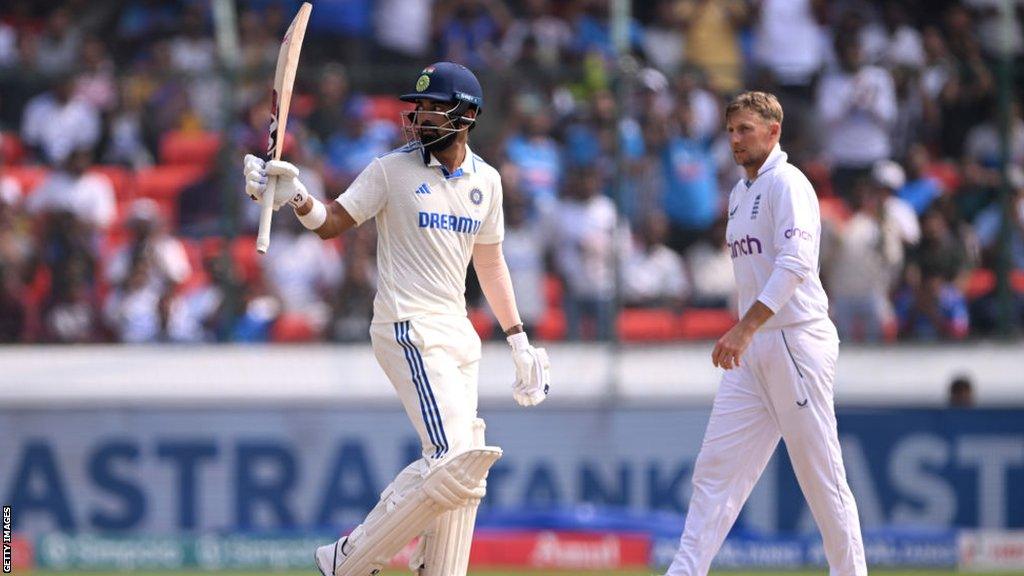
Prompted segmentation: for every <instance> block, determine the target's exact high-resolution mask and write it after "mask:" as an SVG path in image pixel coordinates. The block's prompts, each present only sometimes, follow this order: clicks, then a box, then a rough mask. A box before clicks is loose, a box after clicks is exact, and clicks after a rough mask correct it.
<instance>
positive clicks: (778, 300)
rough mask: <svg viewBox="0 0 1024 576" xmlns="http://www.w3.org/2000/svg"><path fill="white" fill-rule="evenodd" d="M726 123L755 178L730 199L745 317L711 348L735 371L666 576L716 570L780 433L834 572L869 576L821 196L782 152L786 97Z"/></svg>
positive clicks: (755, 104)
mask: <svg viewBox="0 0 1024 576" xmlns="http://www.w3.org/2000/svg"><path fill="white" fill-rule="evenodd" d="M725 117H726V125H727V129H728V131H729V137H730V145H731V147H732V152H733V159H734V160H735V161H736V163H737V164H739V165H740V166H742V167H743V168H744V170H745V171H746V178H745V179H743V180H741V181H740V182H739V183H737V184H736V186H735V187H734V188H733V189H732V192H731V193H730V195H729V206H728V210H729V215H728V217H729V222H728V227H727V233H726V234H727V236H726V239H727V242H728V246H729V248H730V250H731V252H732V262H733V271H734V272H735V275H736V285H737V289H738V291H739V298H738V302H739V313H740V315H741V319H740V321H739V322H738V323H737V324H736V325H735V326H734V327H733V328H731V329H730V330H729V331H728V332H726V334H725V335H724V336H722V338H720V339H719V340H718V342H717V343H716V344H715V348H714V351H713V352H712V362H713V363H714V365H715V366H720V367H722V368H724V369H725V370H726V372H725V374H724V375H723V377H722V382H721V384H720V386H719V389H718V393H717V394H716V395H715V401H714V406H713V408H712V410H711V419H710V420H709V422H708V427H707V430H706V432H705V434H704V442H703V444H702V445H701V449H700V454H699V455H698V456H697V462H696V464H695V466H694V471H693V495H692V497H691V498H690V506H689V510H688V512H687V515H686V525H685V527H684V529H683V534H682V536H681V537H680V540H679V550H678V551H677V552H676V555H675V558H674V559H673V561H672V565H671V566H670V567H669V569H668V573H667V575H666V576H684V575H685V576H698V575H704V574H707V573H708V570H709V568H710V566H711V561H712V559H713V558H714V556H715V554H717V553H718V550H719V548H720V547H721V545H722V542H723V541H724V540H725V537H726V534H728V532H729V529H730V528H731V527H732V525H733V523H734V522H735V521H736V517H737V516H738V515H739V513H740V509H741V508H742V507H743V503H744V502H745V501H746V500H747V497H748V496H749V495H750V491H751V490H752V489H753V488H754V484H755V483H756V482H757V479H758V478H759V477H760V476H761V473H762V472H763V471H764V468H765V466H766V465H767V464H768V460H769V459H770V458H771V455H772V453H773V452H774V451H775V447H776V446H777V445H778V443H779V439H780V438H781V439H783V440H785V443H786V450H787V451H788V453H789V457H790V460H791V461H792V463H793V469H794V471H795V472H796V476H797V480H798V481H799V483H800V488H801V490H802V491H803V493H804V497H805V498H806V499H807V503H808V504H809V506H810V509H811V513H812V515H813V516H814V520H815V522H816V523H817V525H818V527H819V529H820V530H821V534H822V539H823V543H824V548H825V556H826V558H827V559H828V563H829V567H830V573H831V574H832V575H833V576H864V575H866V574H867V565H866V563H865V560H864V544H863V541H862V540H861V533H860V520H859V519H858V517H857V504H856V503H855V502H854V500H853V494H852V493H851V492H850V487H849V485H848V484H847V482H846V472H845V470H844V468H843V458H842V454H841V453H840V448H839V438H838V433H837V431H836V419H835V409H834V406H833V389H832V386H833V382H834V379H835V372H836V359H837V356H838V353H839V338H838V336H837V333H836V329H835V326H834V325H833V324H832V321H831V320H829V317H828V299H827V297H826V296H825V291H824V289H823V288H822V286H821V281H820V279H819V278H818V250H819V241H820V240H819V239H820V235H821V221H820V216H819V212H818V200H817V197H816V196H815V193H814V189H813V188H812V187H811V184H810V182H808V180H807V178H806V177H805V176H804V175H803V173H801V172H800V170H798V169H797V168H796V167H795V166H793V165H792V164H789V163H788V162H787V161H786V159H787V156H786V153H785V152H783V151H782V150H781V149H780V148H779V134H780V133H781V130H782V107H781V106H780V105H779V102H778V100H777V99H776V98H775V96H773V95H771V94H767V93H764V92H747V93H744V94H741V95H739V96H737V97H736V98H735V99H734V100H733V101H732V102H731V103H730V104H729V106H728V107H727V108H726V116H725ZM741 358H742V361H741Z"/></svg>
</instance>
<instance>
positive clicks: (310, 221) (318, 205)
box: [295, 196, 327, 230]
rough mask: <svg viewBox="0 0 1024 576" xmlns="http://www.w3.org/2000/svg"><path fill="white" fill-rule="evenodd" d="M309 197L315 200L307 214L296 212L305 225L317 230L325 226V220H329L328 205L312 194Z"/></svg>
mask: <svg viewBox="0 0 1024 576" xmlns="http://www.w3.org/2000/svg"><path fill="white" fill-rule="evenodd" d="M309 199H310V200H312V201H313V209H312V210H310V211H309V212H306V213H305V214H299V213H298V212H296V213H295V216H297V217H298V219H299V222H302V225H303V226H305V227H306V228H308V229H310V230H316V229H317V228H319V227H321V226H323V225H324V222H327V207H326V206H324V204H323V202H321V201H319V200H317V199H316V198H313V197H312V196H310V197H309Z"/></svg>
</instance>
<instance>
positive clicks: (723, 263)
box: [686, 215, 736, 310]
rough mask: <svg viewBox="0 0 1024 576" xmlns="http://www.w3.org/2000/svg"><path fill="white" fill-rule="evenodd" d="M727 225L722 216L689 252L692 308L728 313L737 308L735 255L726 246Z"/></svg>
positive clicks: (690, 303) (687, 257)
mask: <svg viewBox="0 0 1024 576" xmlns="http://www.w3.org/2000/svg"><path fill="white" fill-rule="evenodd" d="M727 223H728V221H727V220H726V219H725V215H722V216H721V217H719V219H718V220H717V221H716V222H715V224H714V225H713V226H712V227H711V230H710V232H708V234H707V235H706V236H705V237H703V238H701V239H700V240H698V241H697V242H696V243H695V244H693V245H692V246H690V247H689V248H688V249H687V250H686V268H687V272H688V274H687V276H688V277H689V278H690V284H691V287H692V289H691V291H690V298H689V301H688V302H687V304H688V305H689V306H692V307H694V308H725V309H729V310H733V309H735V307H736V305H735V296H736V277H735V276H734V275H733V271H732V252H731V251H730V249H729V246H728V245H727V244H726V242H725V230H726V224H727Z"/></svg>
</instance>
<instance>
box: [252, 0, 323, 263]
mask: <svg viewBox="0 0 1024 576" xmlns="http://www.w3.org/2000/svg"><path fill="white" fill-rule="evenodd" d="M312 10H313V6H312V5H311V4H310V3H309V2H303V3H302V6H301V7H300V8H299V13H298V14H296V15H295V19H294V20H292V23H291V25H290V26H288V31H287V32H285V33H284V40H282V41H281V51H280V52H278V54H277V69H276V70H274V92H273V94H272V96H271V103H270V140H269V142H268V144H267V159H268V160H280V159H281V150H282V149H283V148H284V136H285V129H286V128H287V127H288V108H289V106H291V103H292V87H293V86H294V85H295V72H296V71H297V70H298V69H299V52H300V51H301V50H302V38H303V37H304V36H305V35H306V24H308V23H309V13H310V12H312ZM276 187H277V177H276V176H271V177H270V178H269V179H268V181H267V191H266V192H265V193H264V194H263V204H262V206H261V207H260V231H259V234H258V235H257V236H256V251H257V252H259V253H260V254H266V253H267V248H269V247H270V220H271V218H272V217H273V215H274V188H276Z"/></svg>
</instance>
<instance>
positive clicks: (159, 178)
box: [135, 164, 206, 200]
mask: <svg viewBox="0 0 1024 576" xmlns="http://www.w3.org/2000/svg"><path fill="white" fill-rule="evenodd" d="M205 173H206V168H205V167H204V166H197V165H195V164H188V165H182V166H154V167H152V168H145V169H142V170H139V171H138V172H136V173H135V193H136V195H138V196H141V197H143V198H153V199H155V200H159V199H162V198H164V199H165V198H172V199H176V198H177V197H178V193H179V192H181V190H182V189H183V188H185V187H186V186H188V185H190V184H192V183H194V182H196V181H197V180H199V179H200V178H202V177H203V175H204V174H205Z"/></svg>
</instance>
